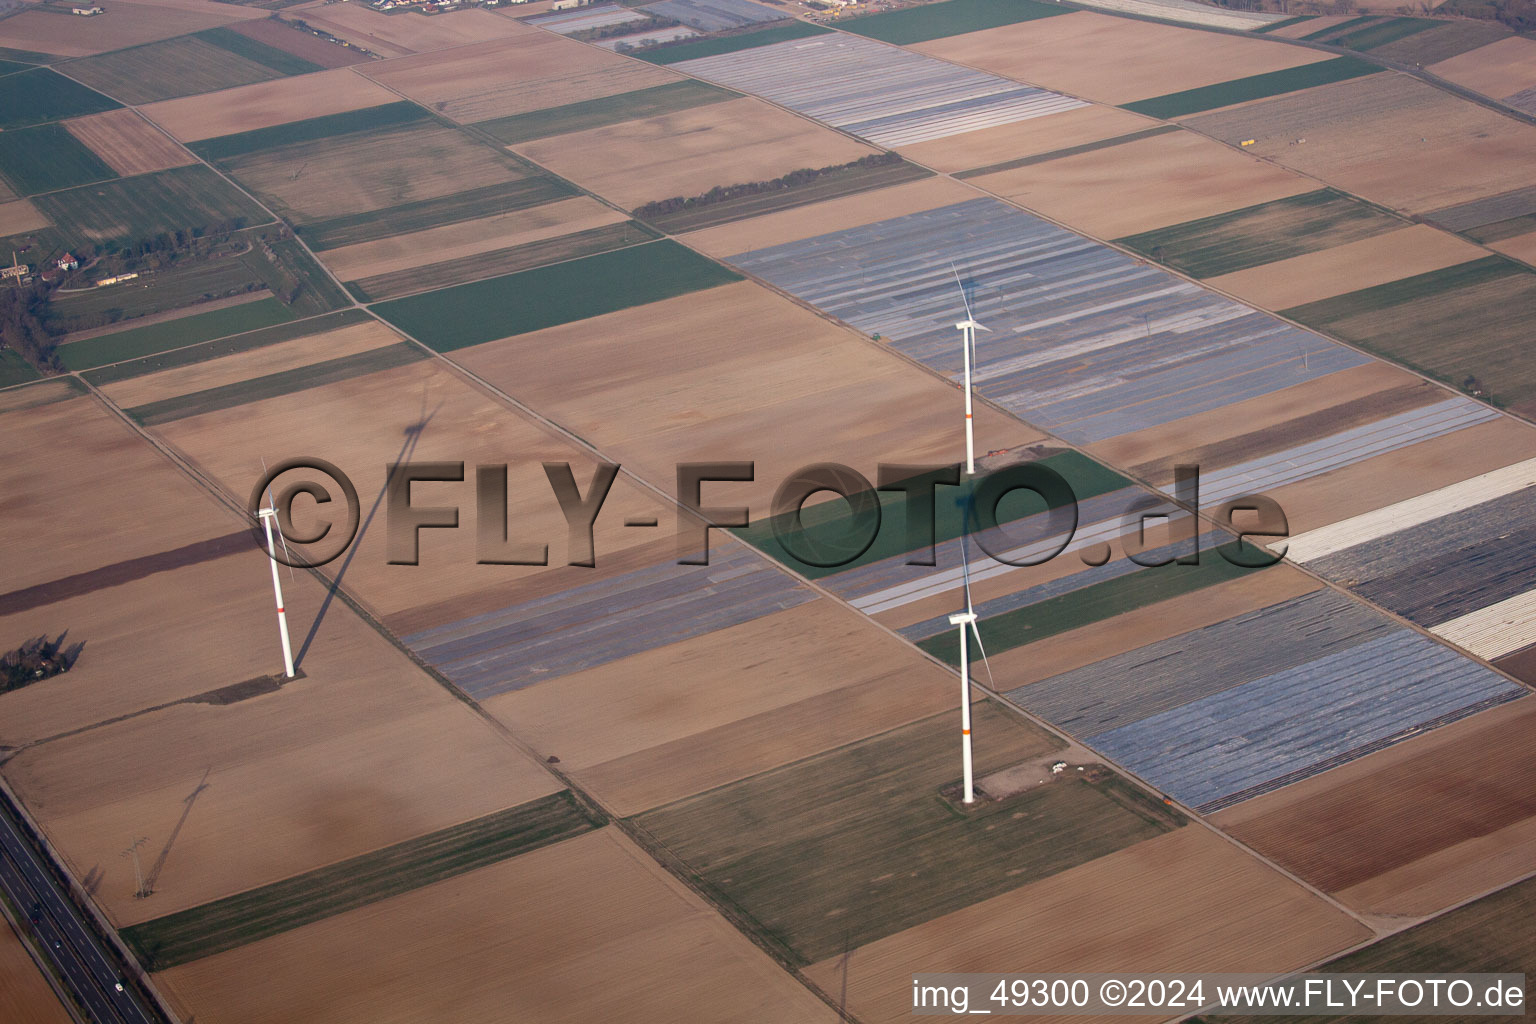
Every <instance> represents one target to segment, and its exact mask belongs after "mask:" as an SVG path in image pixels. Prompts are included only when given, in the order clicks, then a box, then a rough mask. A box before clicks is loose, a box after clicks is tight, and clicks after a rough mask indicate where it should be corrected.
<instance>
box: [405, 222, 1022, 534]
mask: <svg viewBox="0 0 1536 1024" xmlns="http://www.w3.org/2000/svg"><path fill="white" fill-rule="evenodd" d="M625 251H626V252H630V253H636V254H638V253H639V250H634V249H630V250H625ZM380 312H381V313H386V315H387V311H386V310H380ZM453 358H454V360H455V361H456V362H460V363H462V364H463V365H464V366H466V367H468V368H469V369H470V370H472V371H473V372H474V373H476V374H478V375H479V376H481V377H483V378H484V379H486V380H488V381H490V382H491V383H492V384H494V385H496V386H497V387H500V388H502V389H504V390H505V391H507V392H508V393H509V394H512V395H514V396H516V397H517V398H519V399H520V400H522V401H524V402H527V403H528V404H529V405H531V406H533V407H535V408H540V409H545V410H548V412H549V414H550V415H552V416H555V417H556V418H557V419H558V420H559V421H560V422H562V423H565V424H567V425H568V426H569V427H570V428H571V429H573V430H574V431H576V432H577V433H578V434H580V435H581V436H582V437H586V438H588V439H590V440H591V441H592V442H593V443H595V444H598V445H600V446H601V447H602V448H603V450H604V451H607V452H609V453H611V454H612V456H613V457H614V458H615V459H617V460H618V461H621V462H622V463H624V464H625V465H628V466H633V467H634V468H635V469H636V471H637V472H639V473H641V474H642V475H643V476H644V477H645V478H647V479H651V480H660V481H667V480H669V479H671V478H672V477H673V476H674V475H675V470H674V468H673V467H674V466H675V464H676V463H679V462H689V461H701V460H707V459H711V458H715V459H719V458H730V459H738V458H739V459H751V460H753V461H755V462H756V465H757V470H756V480H755V481H753V482H750V483H748V482H742V483H737V484H734V485H731V486H730V488H729V493H730V494H731V495H732V498H733V501H732V503H733V504H737V503H739V504H745V505H747V506H749V507H750V508H751V509H752V512H753V519H754V521H757V520H760V519H763V518H765V517H766V516H767V514H768V511H769V509H770V508H771V505H772V500H773V493H774V491H775V490H776V489H777V488H778V486H779V484H780V483H781V482H782V481H784V480H785V479H787V478H788V477H789V476H790V474H792V473H793V472H794V471H795V470H797V469H799V468H800V467H802V466H805V465H809V464H810V463H813V462H825V461H833V462H841V463H843V464H845V465H848V466H851V467H853V468H854V469H856V470H858V471H859V472H860V473H863V474H864V475H865V476H867V477H869V478H870V479H873V478H874V477H875V476H876V475H877V466H878V464H879V463H883V462H889V463H896V464H909V465H914V464H915V465H921V464H924V463H930V464H943V463H946V462H953V461H955V460H956V459H958V458H961V457H963V456H964V449H963V441H961V439H960V438H958V437H956V436H954V432H953V431H951V430H949V429H947V428H946V426H945V420H944V419H943V417H944V414H945V412H946V411H952V410H954V409H955V404H954V403H955V402H956V396H955V395H954V393H953V391H952V390H951V389H949V388H947V387H945V386H944V385H943V383H942V382H940V381H937V380H934V379H933V378H931V377H929V376H927V375H925V374H922V373H918V372H916V371H914V370H913V369H912V368H910V367H907V366H903V365H901V364H900V363H899V362H896V361H893V360H891V359H889V358H888V357H887V355H886V354H885V353H882V352H881V351H880V350H879V349H878V348H877V347H876V346H874V345H871V344H869V343H868V342H865V341H862V340H860V339H859V338H857V337H855V336H854V335H852V334H851V333H850V332H848V331H845V330H841V329H839V328H836V327H834V326H832V325H830V324H828V323H827V322H826V321H824V320H822V319H821V318H819V317H817V316H815V315H813V314H812V313H809V312H807V311H805V310H802V309H799V308H796V307H795V306H794V305H793V304H791V303H789V302H786V301H785V300H784V299H782V298H780V297H778V296H775V295H773V294H772V293H771V292H769V291H768V290H766V289H764V288H763V287H761V286H760V285H757V284H753V283H749V282H742V283H737V284H728V285H724V286H722V287H719V288H714V289H711V290H709V291H707V292H695V293H692V294H689V295H686V296H682V297H679V298H670V299H665V300H662V301H654V302H651V303H649V304H646V305H638V306H634V307H631V308H629V309H625V310H622V311H620V312H615V313H609V314H607V315H605V316H598V317H593V318H591V319H585V320H580V321H575V322H572V323H568V324H565V325H562V326H558V327H552V328H549V329H546V330H540V331H536V332H534V333H531V334H526V335H521V336H519V337H514V338H506V339H504V340H498V341H492V342H491V343H489V344H482V345H477V346H475V347H472V348H464V349H460V350H458V351H456V352H454V354H453ZM541 367H542V368H544V369H543V370H542V371H541V370H540V368H541ZM551 368H552V369H553V370H554V372H550V370H551ZM645 368H649V369H648V370H646V369H645ZM899 410H908V411H915V410H916V411H921V415H914V416H905V415H898V411H899ZM976 423H977V436H978V438H980V439H981V442H982V443H983V444H985V446H986V447H987V448H988V449H992V448H999V449H1000V448H1010V449H1012V448H1022V447H1024V446H1027V445H1029V444H1032V443H1035V442H1036V441H1038V440H1040V434H1039V433H1038V432H1037V431H1034V430H1031V429H1029V428H1027V427H1025V426H1024V425H1023V424H1020V423H1018V422H1016V421H1012V420H1010V419H1008V418H1007V417H1004V416H1003V415H1001V414H999V413H997V412H995V411H994V410H992V409H990V408H987V407H982V408H980V409H978V410H977V420H976ZM770 437H771V438H772V442H771V443H765V439H766V438H770Z"/></svg>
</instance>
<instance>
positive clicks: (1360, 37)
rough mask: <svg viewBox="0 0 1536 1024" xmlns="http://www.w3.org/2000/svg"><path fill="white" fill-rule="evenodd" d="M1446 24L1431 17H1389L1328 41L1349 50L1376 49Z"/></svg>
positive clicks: (1337, 35) (1336, 35) (1334, 36)
mask: <svg viewBox="0 0 1536 1024" xmlns="http://www.w3.org/2000/svg"><path fill="white" fill-rule="evenodd" d="M1443 24H1445V23H1444V22H1441V21H1432V20H1430V19H1429V18H1387V19H1385V20H1383V21H1379V22H1377V23H1376V24H1374V25H1365V26H1363V27H1361V28H1357V29H1353V30H1351V31H1349V32H1345V33H1342V34H1335V35H1333V36H1332V37H1331V38H1330V39H1329V40H1328V42H1330V43H1332V44H1333V45H1334V46H1342V47H1344V48H1345V49H1348V50H1374V49H1376V48H1377V47H1378V46H1385V45H1386V44H1387V43H1391V42H1396V41H1397V40H1399V39H1404V38H1406V37H1408V36H1411V35H1414V34H1415V33H1418V32H1424V31H1427V30H1428V29H1432V28H1438V27H1439V26H1441V25H1443Z"/></svg>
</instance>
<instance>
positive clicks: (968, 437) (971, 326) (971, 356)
mask: <svg viewBox="0 0 1536 1024" xmlns="http://www.w3.org/2000/svg"><path fill="white" fill-rule="evenodd" d="M949 269H950V272H951V273H953V274H954V275H955V284H956V285H958V286H959V288H960V301H961V302H963V303H965V319H964V320H962V321H960V322H959V323H957V324H955V330H957V331H959V332H961V345H962V347H963V348H964V349H965V472H966V475H967V476H975V475H976V436H975V432H974V430H973V429H972V426H971V424H972V422H973V416H972V414H971V363H972V362H974V361H975V356H976V332H977V331H978V330H982V331H986V330H990V328H988V327H983V326H982V325H981V324H979V323H977V322H976V318H975V317H974V316H972V315H971V300H970V299H969V298H967V297H966V294H965V285H964V284H962V283H961V281H960V271H958V270H956V269H955V262H954V260H950V262H949ZM962 634H963V631H962ZM964 642H965V641H964V637H963V635H962V638H961V643H964ZM967 791H969V790H967ZM966 803H970V801H969V800H967V801H966Z"/></svg>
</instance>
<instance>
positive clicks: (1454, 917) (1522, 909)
mask: <svg viewBox="0 0 1536 1024" xmlns="http://www.w3.org/2000/svg"><path fill="white" fill-rule="evenodd" d="M1533 900H1536V881H1532V880H1530V879H1526V880H1524V881H1521V882H1519V883H1518V884H1515V885H1512V886H1510V887H1509V888H1507V889H1504V890H1502V891H1500V892H1496V893H1491V894H1489V895H1487V896H1484V897H1483V898H1481V899H1479V900H1476V901H1475V902H1472V903H1469V904H1467V905H1466V906H1463V907H1457V908H1456V909H1455V910H1452V911H1451V912H1450V913H1448V914H1445V915H1443V916H1441V917H1437V918H1435V919H1434V920H1432V921H1425V922H1423V923H1422V924H1418V925H1415V926H1413V927H1412V928H1408V929H1405V930H1403V931H1401V932H1398V933H1397V934H1395V935H1392V936H1390V937H1389V938H1386V939H1383V940H1382V941H1381V942H1379V943H1377V944H1375V945H1373V946H1370V947H1367V948H1366V949H1362V950H1359V951H1357V952H1354V953H1350V954H1349V955H1347V956H1342V957H1339V958H1338V959H1336V960H1331V961H1329V962H1328V963H1326V964H1324V965H1322V967H1321V968H1319V969H1320V970H1326V971H1331V972H1341V973H1342V972H1373V973H1374V972H1380V973H1412V972H1430V971H1469V972H1487V973H1494V972H1499V973H1518V974H1527V975H1528V974H1529V973H1530V970H1531V964H1532V962H1533V961H1536V949H1533V948H1532V943H1531V936H1530V932H1529V930H1528V929H1524V928H1522V927H1520V922H1521V921H1523V919H1524V918H1525V916H1526V915H1527V914H1528V913H1529V912H1530V907H1531V904H1532V902H1533ZM1441 1016H1443V1017H1444V1019H1445V1020H1446V1021H1454V1022H1456V1024H1468V1022H1471V1021H1472V1020H1473V1019H1474V1018H1473V1017H1471V1016H1467V1015H1458V1014H1443V1015H1441ZM1216 1019H1218V1020H1232V1021H1242V1022H1244V1024H1249V1022H1255V1021H1286V1022H1288V1024H1296V1022H1297V1021H1299V1020H1303V1019H1305V1018H1298V1017H1281V1016H1273V1017H1241V1016H1235V1015H1234V1016H1222V1017H1220V1018H1216ZM1338 1019H1339V1020H1340V1021H1348V1022H1350V1024H1358V1022H1361V1021H1365V1020H1369V1019H1371V1018H1369V1017H1345V1016H1340V1017H1339V1018H1338Z"/></svg>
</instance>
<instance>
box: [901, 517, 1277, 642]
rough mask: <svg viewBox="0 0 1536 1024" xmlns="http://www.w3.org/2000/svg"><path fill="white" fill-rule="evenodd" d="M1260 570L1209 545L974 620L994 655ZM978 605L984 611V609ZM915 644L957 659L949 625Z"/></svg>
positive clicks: (956, 636)
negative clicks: (1194, 555) (1189, 558)
mask: <svg viewBox="0 0 1536 1024" xmlns="http://www.w3.org/2000/svg"><path fill="white" fill-rule="evenodd" d="M1263 571H1264V570H1263V569H1245V568H1242V567H1240V566H1236V565H1233V564H1232V563H1231V562H1229V561H1227V560H1226V559H1225V558H1223V557H1222V556H1221V554H1220V552H1219V551H1216V550H1213V549H1212V548H1211V547H1210V546H1207V547H1206V549H1205V550H1204V551H1203V552H1201V555H1200V561H1199V563H1198V564H1196V565H1179V564H1177V563H1176V562H1170V563H1169V564H1167V565H1160V566H1153V567H1148V568H1144V569H1137V570H1136V571H1135V572H1132V573H1128V574H1127V575H1124V576H1117V577H1115V578H1114V579H1109V580H1104V581H1102V582H1099V583H1094V584H1092V585H1090V586H1087V587H1083V588H1081V589H1080V590H1074V591H1071V592H1070V593H1066V594H1060V595H1057V596H1056V597H1052V598H1047V599H1046V600H1044V601H1039V602H1036V603H1035V604H1031V605H1026V606H1024V607H1022V608H1015V609H1013V610H1011V611H1007V612H1003V613H1002V614H1000V615H994V616H992V617H991V618H984V619H981V620H980V621H978V622H977V623H976V626H977V631H978V632H979V633H980V634H981V642H982V645H983V646H984V647H985V648H986V649H987V654H988V655H996V654H999V653H1001V652H1002V651H1011V650H1013V649H1014V648H1015V647H1023V646H1024V645H1025V644H1031V643H1034V642H1035V641H1036V640H1044V639H1045V638H1046V637H1048V636H1055V635H1056V634H1057V633H1065V632H1066V631H1067V630H1069V629H1076V628H1077V627H1079V626H1086V625H1089V624H1091V623H1094V622H1103V621H1105V620H1106V619H1112V618H1114V617H1115V616H1116V615H1121V614H1123V613H1125V612H1129V611H1135V610H1136V609H1137V608H1145V607H1147V606H1148V605H1153V604H1157V603H1158V602H1159V601H1167V600H1169V599H1171V598H1175V597H1179V596H1181V595H1183V594H1192V593H1194V592H1195V591H1197V590H1204V589H1205V588H1206V587H1213V586H1216V585H1217V584H1218V583H1226V582H1227V581H1228V580H1235V579H1239V578H1241V577H1243V576H1246V575H1248V574H1249V573H1255V572H1263ZM977 610H978V612H981V614H985V611H984V610H983V609H981V608H978V609H977ZM917 646H919V647H921V648H922V649H923V650H925V651H927V652H928V653H929V654H932V655H933V656H934V657H936V658H939V659H942V660H943V661H947V662H949V663H950V664H951V665H959V664H960V638H959V636H958V635H957V634H956V632H955V630H953V629H946V630H945V631H944V632H942V633H938V634H936V635H934V636H931V637H928V638H927V639H925V640H922V641H919V643H918V645H917Z"/></svg>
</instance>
